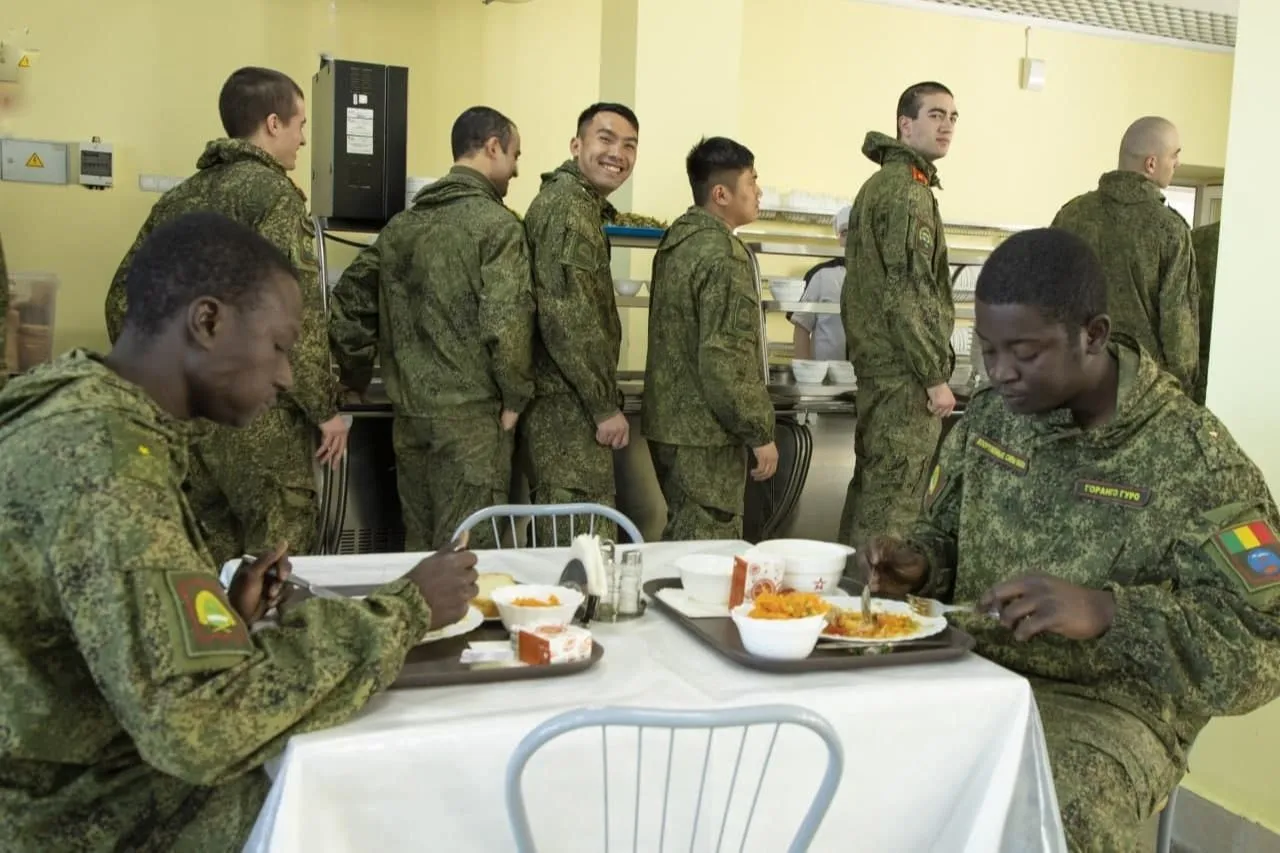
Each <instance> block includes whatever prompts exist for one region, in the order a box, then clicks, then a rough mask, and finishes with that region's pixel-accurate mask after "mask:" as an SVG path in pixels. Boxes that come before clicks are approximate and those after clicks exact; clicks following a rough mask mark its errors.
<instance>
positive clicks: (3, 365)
mask: <svg viewBox="0 0 1280 853" xmlns="http://www.w3.org/2000/svg"><path fill="white" fill-rule="evenodd" d="M8 331H9V271H8V268H7V267H6V266H5V264H4V244H3V243H0V388H3V387H4V384H5V382H7V381H8V379H9V371H10V370H17V369H18V365H16V364H9V363H8V361H7V359H6V358H5V353H6V352H7V350H6V349H5V346H6V345H7V343H8Z"/></svg>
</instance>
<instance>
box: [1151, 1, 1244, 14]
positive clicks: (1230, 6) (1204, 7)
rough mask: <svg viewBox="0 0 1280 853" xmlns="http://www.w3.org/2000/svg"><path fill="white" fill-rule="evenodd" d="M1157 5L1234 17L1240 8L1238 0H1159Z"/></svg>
mask: <svg viewBox="0 0 1280 853" xmlns="http://www.w3.org/2000/svg"><path fill="white" fill-rule="evenodd" d="M1158 5H1160V6H1180V7H1181V8H1183V9H1198V10H1200V11H1201V12H1216V13H1218V14H1219V15H1231V16H1232V17H1235V15H1236V13H1237V12H1238V11H1239V9H1240V0H1159V2H1158Z"/></svg>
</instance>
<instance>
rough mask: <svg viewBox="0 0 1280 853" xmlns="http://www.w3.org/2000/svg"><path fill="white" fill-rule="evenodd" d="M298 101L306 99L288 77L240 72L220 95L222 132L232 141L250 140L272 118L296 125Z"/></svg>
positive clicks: (265, 71) (260, 71) (261, 71)
mask: <svg viewBox="0 0 1280 853" xmlns="http://www.w3.org/2000/svg"><path fill="white" fill-rule="evenodd" d="M298 98H302V99H304V100H305V99H306V95H304V94H302V87H300V86H299V85H298V84H297V83H295V82H293V78H292V77H290V76H289V75H287V74H281V73H280V72H279V71H274V70H272V69H270V68H257V67H255V66H248V67H246V68H240V69H237V70H236V71H233V72H231V76H230V77H228V78H227V82H225V83H223V84H222V92H221V93H220V94H219V95H218V115H219V116H221V117H222V129H223V130H225V131H226V132H227V136H230V137H231V138H232V139H247V138H248V137H250V136H253V134H254V133H256V132H257V130H258V128H260V127H262V123H263V122H264V121H266V120H267V119H268V118H269V117H270V116H271V115H272V114H275V115H278V116H280V118H281V119H283V120H284V121H292V120H293V117H294V116H295V115H297V113H298V102H297V99H298Z"/></svg>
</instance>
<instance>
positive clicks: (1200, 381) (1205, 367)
mask: <svg viewBox="0 0 1280 853" xmlns="http://www.w3.org/2000/svg"><path fill="white" fill-rule="evenodd" d="M1220 232H1221V223H1218V222H1215V223H1213V224H1212V225H1205V226H1204V227H1202V228H1197V229H1196V230H1194V231H1192V232H1191V245H1192V246H1194V247H1195V255H1196V274H1197V275H1198V276H1199V284H1200V307H1199V312H1200V363H1199V368H1198V370H1197V371H1196V387H1195V393H1194V394H1192V395H1191V398H1192V399H1193V400H1195V401H1196V402H1197V403H1200V404H1201V405H1204V400H1205V394H1206V392H1207V391H1208V388H1209V339H1210V338H1211V337H1212V335H1213V289H1214V285H1215V284H1216V283H1217V280H1218V235H1219V233H1220Z"/></svg>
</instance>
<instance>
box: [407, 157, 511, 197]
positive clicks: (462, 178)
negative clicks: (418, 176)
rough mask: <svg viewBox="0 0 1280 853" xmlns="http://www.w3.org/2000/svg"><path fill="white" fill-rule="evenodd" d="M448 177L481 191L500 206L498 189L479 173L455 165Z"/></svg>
mask: <svg viewBox="0 0 1280 853" xmlns="http://www.w3.org/2000/svg"><path fill="white" fill-rule="evenodd" d="M449 177H451V178H453V179H455V180H457V181H459V182H461V183H464V184H466V185H467V186H471V187H475V188H476V189H478V190H483V191H484V193H485V195H487V196H489V197H490V198H492V199H493V200H494V201H496V202H497V203H498V204H502V196H500V195H498V188H497V187H495V186H494V185H493V181H491V180H489V179H488V178H486V177H485V176H484V175H483V174H481V173H480V172H479V171H477V170H475V169H473V168H471V167H470V166H457V165H455V166H453V167H451V168H450V169H449ZM424 189H425V187H424Z"/></svg>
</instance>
